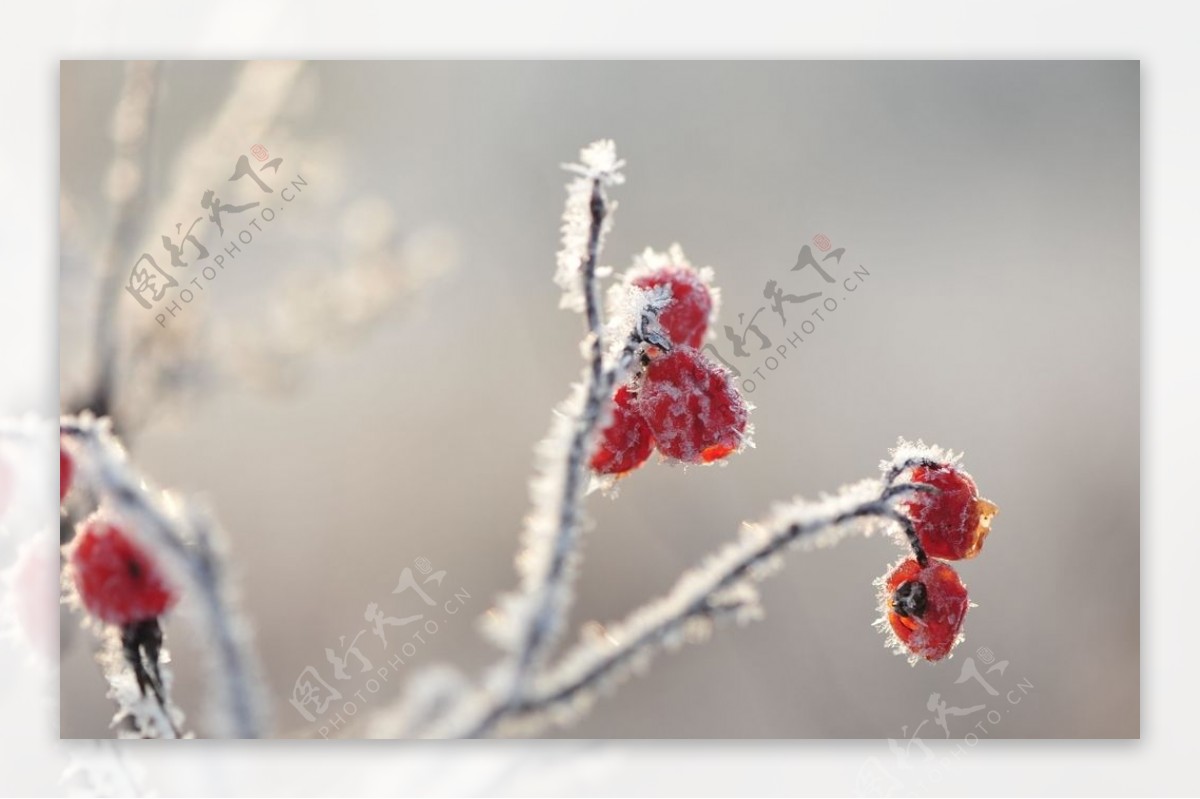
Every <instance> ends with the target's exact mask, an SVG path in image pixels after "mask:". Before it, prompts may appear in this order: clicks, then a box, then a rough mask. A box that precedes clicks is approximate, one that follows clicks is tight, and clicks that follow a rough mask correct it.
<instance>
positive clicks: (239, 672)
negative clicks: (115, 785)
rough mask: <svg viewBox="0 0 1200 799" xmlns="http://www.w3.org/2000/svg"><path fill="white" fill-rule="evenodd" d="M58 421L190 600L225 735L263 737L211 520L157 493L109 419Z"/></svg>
mask: <svg viewBox="0 0 1200 799" xmlns="http://www.w3.org/2000/svg"><path fill="white" fill-rule="evenodd" d="M60 426H61V430H62V435H63V436H64V438H67V439H69V440H70V441H71V442H72V448H73V451H74V452H75V453H76V455H77V460H78V467H77V468H78V469H79V470H80V473H81V475H83V476H84V478H85V480H86V481H87V482H89V483H90V484H91V485H92V487H93V488H94V490H95V491H96V493H97V494H98V495H99V496H100V497H101V498H102V500H103V501H105V502H107V503H108V506H109V507H110V508H111V510H112V511H113V512H114V513H116V514H117V515H119V516H121V517H122V518H125V519H128V520H129V522H130V523H131V527H132V529H131V532H132V533H133V534H134V535H135V536H136V537H137V538H138V540H139V541H140V542H141V543H142V544H143V545H145V546H146V547H147V548H148V549H149V550H150V551H151V552H153V554H154V555H155V556H156V557H157V559H158V560H159V561H161V563H162V564H163V566H164V567H165V568H167V569H168V570H169V571H170V572H171V573H172V575H173V576H174V577H175V578H176V579H177V580H178V581H179V583H180V588H181V593H182V594H183V596H184V597H185V598H186V599H187V600H188V601H190V602H191V606H192V607H193V608H194V611H195V613H194V616H193V621H194V622H195V624H196V626H197V627H198V628H199V631H200V634H201V635H200V637H201V640H203V641H205V642H206V644H207V651H208V653H209V656H210V658H211V664H210V666H211V669H210V671H211V673H210V680H211V684H212V686H213V688H214V689H215V690H214V694H215V696H214V701H213V702H212V703H211V705H210V709H211V710H212V711H213V712H214V716H215V721H216V722H217V724H218V726H219V727H221V728H222V729H220V733H221V734H224V735H229V736H234V737H238V738H257V737H260V736H261V735H262V734H263V733H264V732H265V719H264V716H265V710H264V708H263V707H262V705H261V701H262V700H261V698H262V697H263V696H264V695H265V694H264V692H263V690H262V688H261V680H260V676H259V668H258V664H257V662H256V660H255V658H254V657H253V655H252V654H251V648H250V631H249V628H248V626H247V625H246V624H245V623H244V622H243V621H242V619H241V616H240V615H239V614H238V612H237V608H236V603H235V601H234V598H233V596H232V590H231V588H230V586H229V584H228V579H227V576H226V573H225V566H224V557H223V555H224V553H223V552H221V545H220V543H219V538H218V532H217V530H216V529H215V527H214V525H213V523H212V521H211V519H210V518H209V517H208V516H207V515H206V514H204V513H203V512H201V511H199V510H198V509H196V508H194V507H192V506H191V505H190V504H187V503H184V502H183V501H181V500H180V499H179V498H178V497H176V496H174V495H172V494H168V493H163V492H154V491H152V490H151V489H150V488H149V486H147V484H146V483H145V481H144V480H143V479H142V477H141V476H140V475H139V474H138V473H137V472H136V471H135V470H134V468H133V467H132V465H131V464H130V463H129V461H128V459H127V457H126V454H125V450H124V448H123V447H122V446H121V444H120V442H118V441H117V439H116V437H115V436H114V435H113V434H112V431H111V429H110V425H109V423H108V422H107V420H97V419H95V418H94V417H92V416H91V415H89V414H84V415H81V416H78V417H63V418H62V420H61V422H60Z"/></svg>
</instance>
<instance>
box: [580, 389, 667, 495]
mask: <svg viewBox="0 0 1200 799" xmlns="http://www.w3.org/2000/svg"><path fill="white" fill-rule="evenodd" d="M633 401H634V395H633V393H632V392H631V391H630V390H629V387H628V386H621V387H620V388H618V389H617V393H616V394H614V395H613V416H612V422H610V423H609V425H608V427H606V428H604V432H603V433H601V434H600V440H599V441H597V442H596V452H595V453H594V454H593V455H592V462H591V465H592V469H593V470H594V471H596V472H599V473H600V474H624V473H625V472H628V471H632V470H633V469H636V468H637V467H639V466H641V465H642V464H643V463H645V462H646V459H647V458H649V457H650V453H651V452H653V451H654V435H653V434H652V433H651V432H650V428H649V427H648V426H647V425H646V421H645V420H644V419H642V416H641V414H639V413H638V412H637V409H636V408H634V406H633Z"/></svg>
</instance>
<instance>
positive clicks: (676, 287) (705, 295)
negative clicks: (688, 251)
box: [633, 265, 713, 348]
mask: <svg viewBox="0 0 1200 799" xmlns="http://www.w3.org/2000/svg"><path fill="white" fill-rule="evenodd" d="M633 285H635V286H637V287H638V288H642V289H653V288H658V287H659V286H670V287H671V302H670V303H668V304H667V307H666V308H664V309H663V311H662V313H661V314H660V315H659V317H658V321H659V324H661V325H662V327H663V330H665V331H666V333H667V338H669V339H670V340H671V343H672V344H676V345H680V346H687V347H692V348H699V347H700V345H701V344H702V343H703V342H704V336H705V334H707V333H708V319H709V316H711V314H712V309H713V300H712V295H711V294H710V293H709V291H708V286H706V285H705V284H704V281H703V280H702V279H701V277H700V274H699V273H698V272H696V270H695V269H693V268H692V267H690V266H686V265H684V266H663V267H659V268H657V269H654V270H652V271H649V272H646V273H644V274H641V275H638V276H637V277H635V278H634V279H633Z"/></svg>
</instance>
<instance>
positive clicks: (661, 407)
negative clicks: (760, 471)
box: [636, 347, 750, 463]
mask: <svg viewBox="0 0 1200 799" xmlns="http://www.w3.org/2000/svg"><path fill="white" fill-rule="evenodd" d="M636 406H637V409H638V410H639V411H640V412H641V414H642V417H643V418H644V419H645V420H646V424H648V425H649V426H650V431H651V432H652V433H653V434H654V440H655V443H656V444H657V445H658V449H659V451H661V452H662V453H663V454H664V455H666V456H667V457H669V458H674V459H676V460H680V461H684V462H685V463H711V462H712V461H715V460H720V459H721V458H724V457H725V456H726V455H728V454H730V453H731V452H735V451H737V450H738V449H739V448H740V447H741V446H742V440H743V434H744V433H745V432H746V423H747V420H748V418H749V415H750V414H749V409H748V408H747V407H746V403H745V402H744V401H743V400H742V397H741V395H740V394H739V393H738V391H737V389H736V388H735V387H734V385H733V380H732V378H731V376H730V374H729V372H728V371H726V370H725V369H723V368H721V367H720V366H718V365H716V364H714V363H713V362H711V361H709V360H708V359H707V358H705V357H704V356H703V355H702V354H701V353H700V352H698V351H697V350H694V349H692V348H690V347H676V348H675V349H674V350H672V351H671V352H669V353H667V354H666V355H662V356H660V357H658V358H655V359H654V360H652V361H650V364H649V365H648V366H647V367H646V372H645V376H644V377H643V379H642V386H641V389H640V390H639V391H638V395H637V400H636Z"/></svg>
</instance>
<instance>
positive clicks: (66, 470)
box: [58, 441, 75, 502]
mask: <svg viewBox="0 0 1200 799" xmlns="http://www.w3.org/2000/svg"><path fill="white" fill-rule="evenodd" d="M74 478H75V461H73V460H71V456H70V455H68V454H67V448H66V447H64V446H63V444H62V442H61V441H60V442H59V444H58V501H59V502H62V501H63V500H64V499H66V498H67V494H68V493H70V491H71V481H72V480H73V479H74Z"/></svg>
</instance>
